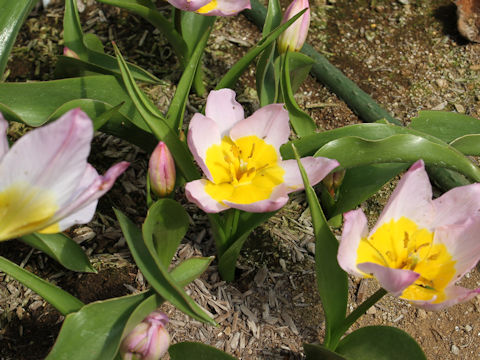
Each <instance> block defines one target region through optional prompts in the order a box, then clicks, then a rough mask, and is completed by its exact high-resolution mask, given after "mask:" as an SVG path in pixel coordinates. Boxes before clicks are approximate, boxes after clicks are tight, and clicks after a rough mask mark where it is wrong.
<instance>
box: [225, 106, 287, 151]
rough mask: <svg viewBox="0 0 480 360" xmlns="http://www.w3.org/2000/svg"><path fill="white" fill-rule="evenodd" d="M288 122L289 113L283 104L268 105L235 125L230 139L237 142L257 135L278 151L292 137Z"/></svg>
mask: <svg viewBox="0 0 480 360" xmlns="http://www.w3.org/2000/svg"><path fill="white" fill-rule="evenodd" d="M288 121H289V120H288V111H287V110H285V109H284V108H283V104H271V105H267V106H264V107H262V108H260V109H258V110H257V111H255V112H254V113H253V114H252V115H251V116H249V117H248V118H246V119H245V120H242V121H239V122H238V123H237V124H235V126H234V127H233V128H232V130H231V131H230V137H231V138H232V140H234V141H235V140H237V139H239V138H242V137H244V136H250V135H256V136H258V137H259V138H260V139H263V140H265V142H267V143H268V144H270V145H273V147H275V149H277V151H278V149H279V148H280V145H282V144H285V143H286V142H287V141H288V137H289V136H290V125H289V122H288Z"/></svg>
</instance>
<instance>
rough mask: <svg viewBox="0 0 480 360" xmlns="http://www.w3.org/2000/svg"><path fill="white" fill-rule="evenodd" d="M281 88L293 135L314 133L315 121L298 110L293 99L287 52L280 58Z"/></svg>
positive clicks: (288, 53) (288, 54)
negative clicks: (293, 131)
mask: <svg viewBox="0 0 480 360" xmlns="http://www.w3.org/2000/svg"><path fill="white" fill-rule="evenodd" d="M280 84H281V88H282V94H283V99H284V101H285V106H286V107H287V110H288V115H289V117H290V124H292V127H293V130H295V133H296V134H297V135H298V136H300V137H302V136H306V135H310V134H312V133H315V130H316V129H317V126H316V125H315V121H313V119H312V118H311V117H310V115H308V114H307V113H306V112H305V111H303V110H302V109H300V107H299V106H298V105H297V102H296V101H295V98H294V97H293V91H292V85H291V81H290V52H288V51H287V53H285V55H283V56H282V70H281V81H280Z"/></svg>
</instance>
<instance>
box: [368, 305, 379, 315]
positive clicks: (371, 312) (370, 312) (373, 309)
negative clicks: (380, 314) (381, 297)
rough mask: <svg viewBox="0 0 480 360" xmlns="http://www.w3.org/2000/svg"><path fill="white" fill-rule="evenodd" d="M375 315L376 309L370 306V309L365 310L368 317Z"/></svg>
mask: <svg viewBox="0 0 480 360" xmlns="http://www.w3.org/2000/svg"><path fill="white" fill-rule="evenodd" d="M376 313H377V308H376V307H375V306H372V307H371V308H370V309H368V310H367V314H368V315H373V314H376Z"/></svg>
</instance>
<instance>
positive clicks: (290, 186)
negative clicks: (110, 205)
mask: <svg viewBox="0 0 480 360" xmlns="http://www.w3.org/2000/svg"><path fill="white" fill-rule="evenodd" d="M289 135H290V126H289V119H288V112H287V111H286V110H285V109H284V107H283V104H272V105H267V106H264V107H263V108H261V109H259V110H257V111H256V112H255V113H254V114H252V115H251V116H249V117H248V118H246V119H244V115H243V108H242V106H241V105H240V104H239V103H238V102H237V101H236V100H235V92H234V91H232V90H230V89H222V90H218V91H212V92H210V94H209V95H208V98H207V105H206V109H205V116H204V115H202V114H199V113H197V114H195V115H194V117H193V118H192V120H191V121H190V126H189V132H188V137H187V140H188V146H189V148H190V151H191V152H192V153H193V155H194V157H195V160H196V162H197V163H198V165H199V166H200V167H201V168H202V170H203V173H204V174H205V176H206V177H207V178H206V179H201V180H195V181H192V182H189V183H188V184H187V185H186V186H185V192H186V195H187V198H188V199H189V200H190V201H192V202H194V203H195V204H197V205H198V206H199V207H200V208H201V209H202V210H203V211H205V212H208V213H216V212H220V211H223V210H226V209H229V208H236V209H240V210H244V211H250V212H267V211H274V210H278V209H279V208H281V207H282V206H284V205H285V204H286V203H287V201H288V194H289V193H291V192H293V191H297V190H302V189H303V181H302V177H301V175H300V171H299V169H298V166H297V162H296V160H282V158H281V156H280V152H279V148H280V145H282V144H284V143H286V142H287V141H288V137H289ZM301 161H302V164H303V166H304V167H305V170H306V172H307V174H308V178H309V180H310V183H311V184H312V185H313V184H316V183H318V182H319V181H320V180H322V179H323V178H324V177H325V176H326V175H327V174H328V173H329V172H330V171H331V170H333V169H334V168H336V167H337V166H338V162H337V161H336V160H330V159H327V158H322V157H311V156H310V157H305V158H303V159H301Z"/></svg>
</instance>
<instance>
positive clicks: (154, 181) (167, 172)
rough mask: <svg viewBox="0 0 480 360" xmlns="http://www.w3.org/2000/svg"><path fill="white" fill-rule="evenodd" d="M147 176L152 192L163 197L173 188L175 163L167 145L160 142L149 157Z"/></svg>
mask: <svg viewBox="0 0 480 360" xmlns="http://www.w3.org/2000/svg"><path fill="white" fill-rule="evenodd" d="M148 176H149V178H150V186H151V187H152V190H153V192H154V193H155V194H156V195H158V196H160V197H165V196H167V195H169V194H170V193H171V192H172V191H173V188H174V187H175V162H174V161H173V157H172V154H171V153H170V150H168V147H167V145H166V144H165V143H164V142H163V141H160V142H159V143H158V145H157V147H156V148H155V150H154V151H153V153H152V156H150V161H149V163H148Z"/></svg>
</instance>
